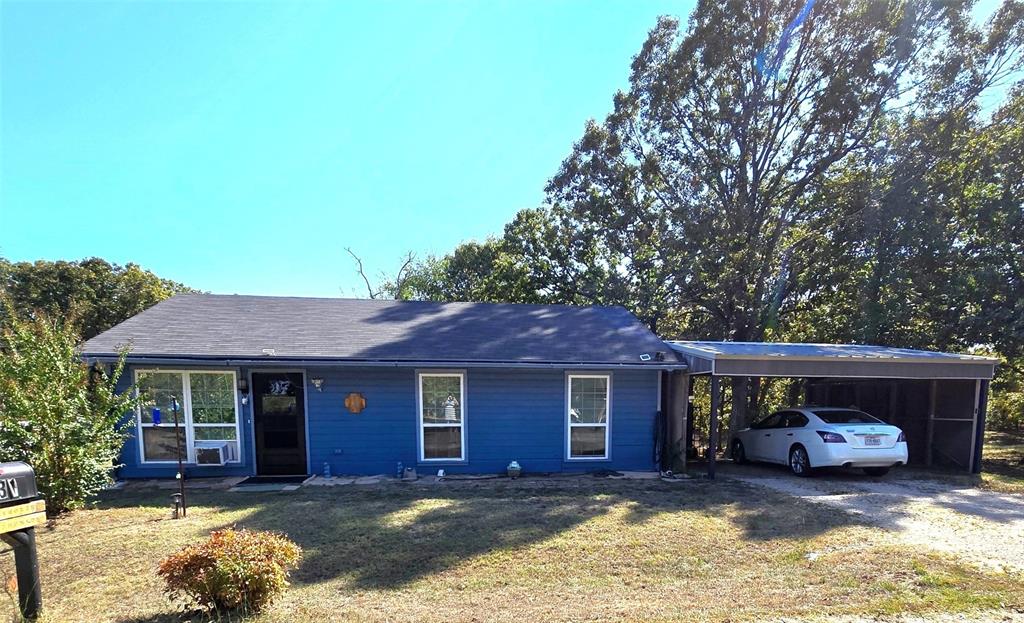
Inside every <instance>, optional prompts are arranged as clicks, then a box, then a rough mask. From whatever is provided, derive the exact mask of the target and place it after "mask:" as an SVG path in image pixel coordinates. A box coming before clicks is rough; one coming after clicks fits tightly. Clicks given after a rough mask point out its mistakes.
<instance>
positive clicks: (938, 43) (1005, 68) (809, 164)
mask: <svg viewBox="0 0 1024 623" xmlns="http://www.w3.org/2000/svg"><path fill="white" fill-rule="evenodd" d="M971 8H972V7H971V3H970V2H945V3H936V2H924V1H901V2H897V1H892V2H878V1H876V0H865V1H860V2H840V3H826V2H817V3H815V2H813V1H805V0H790V1H785V0H780V1H772V2H763V1H753V0H732V1H728V2H718V1H705V2H700V3H699V4H698V6H697V8H696V9H695V11H694V12H693V14H692V16H691V18H690V21H689V24H688V26H687V27H686V29H685V30H681V29H680V26H679V24H678V22H677V21H676V20H675V19H672V18H662V19H661V20H659V22H658V24H657V26H656V27H655V28H654V30H652V31H651V33H650V36H649V37H648V40H647V41H646V43H645V44H644V46H643V48H642V49H641V51H640V53H639V54H638V55H637V56H636V58H635V59H634V62H633V67H632V73H631V77H630V87H629V89H628V90H627V91H626V92H620V93H618V94H617V95H616V96H615V99H614V110H613V112H612V113H611V114H610V115H609V116H608V117H607V118H606V119H605V120H604V121H603V122H601V123H598V122H590V123H588V124H587V127H586V129H585V132H584V135H583V137H582V138H581V139H580V141H579V142H577V143H576V145H575V146H574V148H573V151H572V153H571V155H570V156H569V157H568V158H567V159H566V161H565V162H564V163H563V165H562V167H561V169H560V170H559V172H558V173H557V175H555V177H554V178H552V180H551V181H550V183H549V185H548V187H547V191H548V204H549V205H548V207H546V208H544V209H541V210H534V211H529V212H524V213H520V215H518V216H517V218H516V223H518V222H522V221H524V220H526V222H529V223H531V224H532V226H531V227H526V228H523V227H516V226H515V225H516V223H513V224H511V225H510V226H509V228H506V231H505V235H504V236H503V237H502V238H501V239H500V240H498V241H494V242H492V243H488V244H489V245H491V247H492V250H493V251H495V252H494V253H489V254H487V255H485V256H481V255H475V256H474V257H475V258H476V259H477V260H479V261H478V262H477V263H476V264H475V265H474V266H473V269H472V274H473V275H475V276H474V278H473V280H471V281H473V282H488V280H490V281H489V282H488V288H487V290H486V292H487V294H486V296H488V297H494V296H496V293H500V292H501V291H502V288H503V286H504V287H505V288H506V289H507V290H509V291H510V292H513V291H514V292H515V296H516V297H522V296H523V291H522V290H521V289H520V287H521V286H522V285H523V284H524V283H525V284H526V288H525V292H526V294H527V295H529V294H530V293H531V292H532V293H533V294H534V295H535V296H538V297H541V298H544V299H545V300H552V301H556V302H586V303H618V304H624V305H627V306H628V307H630V308H631V309H632V310H633V311H634V312H636V313H637V314H638V315H639V316H640V317H641V318H642V319H644V320H645V321H646V322H648V324H650V326H651V327H652V328H653V329H654V330H656V331H658V332H660V333H661V334H663V335H665V336H666V337H697V336H700V337H705V338H707V337H710V338H716V339H730V340H764V339H779V338H784V337H786V336H802V335H811V334H817V335H821V334H827V335H831V336H834V339H844V340H853V341H881V342H884V343H893V344H899V345H907V346H950V345H964V344H967V343H968V341H969V339H970V337H969V335H972V334H971V332H970V327H969V325H971V324H972V323H971V322H968V321H967V320H965V317H967V316H970V315H972V314H974V312H976V311H978V310H977V309H975V308H974V307H971V306H970V305H971V304H973V303H969V302H968V299H969V298H970V297H968V296H966V294H967V293H970V292H978V291H979V289H978V288H977V287H976V286H977V283H978V279H979V277H978V274H980V273H983V272H984V264H985V259H984V257H983V256H985V255H986V254H991V253H992V252H996V251H997V252H998V253H999V254H1000V256H1001V258H1002V260H1001V261H1003V264H1001V266H1002V267H1001V268H999V269H998V270H996V269H990V270H989V273H990V277H989V278H988V279H989V281H991V282H993V284H994V283H996V282H1001V283H1004V282H1005V279H1006V275H1007V270H1009V269H1008V268H1006V266H1012V265H1013V262H1012V261H1010V260H1006V259H1005V256H1007V255H1012V253H1013V251H1014V247H1013V246H1012V243H1004V244H1002V246H1000V247H993V246H989V243H990V241H986V240H983V239H984V238H985V236H987V234H985V233H984V232H982V233H980V234H979V236H980V237H979V238H978V240H979V245H976V246H971V248H972V249H974V250H973V251H969V250H967V249H966V248H965V247H964V245H965V238H964V237H963V236H964V235H965V232H964V231H963V230H962V229H960V228H954V227H951V226H950V224H949V221H950V219H951V218H953V219H954V220H955V222H957V223H960V224H964V223H966V222H967V221H968V218H967V217H966V216H965V215H966V214H967V213H969V212H970V209H969V207H968V206H967V204H966V203H965V201H966V199H968V198H970V197H971V196H973V195H975V194H976V191H977V189H978V188H979V186H978V183H976V182H975V181H973V179H972V178H971V177H970V175H969V172H968V171H966V170H965V169H964V168H963V167H960V168H956V166H957V164H956V163H957V158H959V157H960V156H962V155H964V154H968V153H973V152H971V150H972V149H973V147H971V146H970V145H969V142H970V140H971V137H972V136H974V135H975V133H976V131H977V130H978V127H979V126H978V124H977V123H976V120H977V118H978V115H979V110H978V101H979V96H980V95H981V94H982V93H983V92H984V91H985V90H986V89H988V88H990V87H992V86H993V85H995V84H998V83H1000V82H1001V81H1005V80H1006V79H1007V77H1009V76H1012V75H1013V74H1014V72H1017V71H1019V69H1020V62H1021V57H1020V48H1021V42H1022V14H1024V10H1022V5H1021V4H1020V3H1018V2H1006V3H1004V4H1003V5H1002V6H1001V7H1000V9H999V10H998V11H997V13H996V15H995V16H994V17H993V18H992V19H991V20H990V21H989V22H988V23H986V24H984V25H977V24H976V23H975V22H974V20H973V19H972V17H971ZM917 150H920V151H917ZM1004 157H1006V158H1012V154H1009V153H1008V154H1004V155H1002V156H1000V158H1004ZM1017 160H1018V161H1019V160H1020V159H1019V158H1018V159H1017ZM942 167H953V168H952V169H948V168H947V169H943V168H942ZM1004 174H1012V171H1005V172H1004ZM1018 179H1019V177H1018ZM990 192H994V191H990ZM1015 193H1017V194H1015ZM1004 194H1005V196H1007V197H1010V199H1009V204H1010V205H1012V204H1013V202H1014V201H1017V200H1019V197H1020V195H1019V192H1017V189H1007V191H1006V193H1004ZM958 198H960V199H964V201H958ZM1010 212H1012V208H1011V209H1010ZM1001 214H1002V213H1001ZM954 217H955V218H954ZM907 249H913V250H914V251H915V252H914V254H913V258H912V259H911V260H908V259H907V258H906V257H904V256H903V255H901V253H904V252H905V251H906V250H907ZM465 250H466V249H465V248H460V249H459V250H457V251H456V252H455V253H454V254H452V255H449V256H447V257H446V258H441V259H440V260H436V261H435V265H436V266H443V267H446V268H448V269H453V268H454V272H455V273H456V274H452V271H451V270H449V271H448V272H445V271H434V272H433V273H431V274H430V276H431V278H432V279H433V280H434V281H435V282H441V283H442V284H444V283H448V284H450V283H457V282H459V281H460V279H461V278H462V277H464V276H465V273H464V272H462V270H461V269H460V268H459V262H457V261H455V258H456V257H457V256H458V255H459V254H460V252H462V251H465ZM494 258H497V259H498V260H500V262H502V263H503V264H504V265H510V264H515V265H516V266H517V267H518V268H517V272H516V273H515V275H517V278H516V281H515V283H516V284H517V285H516V287H515V288H513V287H511V283H512V282H510V281H508V280H505V279H504V278H503V277H502V275H504V274H506V273H503V272H501V271H495V272H493V273H490V274H489V273H488V272H487V271H486V270H483V269H482V268H481V266H482V265H486V263H487V262H489V261H491V262H492V266H497V265H498V264H497V263H494V262H493V260H494ZM967 260H970V261H969V262H968V261H967ZM963 262H966V264H964V263H963ZM989 265H990V266H991V263H989ZM521 275H528V276H529V277H530V279H528V280H526V281H524V280H523V279H521V278H520V277H519V276H521ZM1011 276H1012V274H1011ZM1000 280H1002V281H1000ZM1012 283H1014V282H1011V286H1010V287H1011V288H1012ZM972 288H973V290H972ZM993 288H994V286H993ZM439 293H440V294H441V295H442V296H450V295H451V292H450V291H448V290H446V289H445V287H443V286H440V287H434V288H433V290H432V291H430V292H428V291H427V289H423V294H424V295H425V296H427V297H433V296H435V295H437V294H439ZM459 295H460V296H469V297H474V296H478V295H479V292H478V291H474V290H472V289H469V290H461V291H460V292H459ZM1009 298H1012V297H1008V296H1006V294H1005V292H1004V295H1003V299H1009ZM989 307H992V306H991V305H990V306H989ZM809 308H813V309H814V310H818V311H823V312H829V311H831V312H834V313H808V312H807V310H808V309H809ZM997 312H998V313H999V314H1003V315H1006V314H1010V315H1011V316H1012V315H1013V313H1015V312H1014V310H1013V309H1011V304H1009V303H1004V304H1002V305H1000V306H998V308H995V309H994V310H993V312H992V313H997ZM908 318H913V319H915V321H914V322H913V323H910V325H909V326H908V325H907V324H906V322H905V320H906V319H908ZM810 321H814V322H820V326H817V325H815V326H812V327H810V328H809V327H808V322H810ZM989 326H992V325H989ZM995 326H1002V325H998V324H996V325H995ZM976 333H977V332H976V331H975V332H974V334H976ZM752 387H753V388H756V387H757V385H752V386H749V387H748V384H747V383H746V382H745V381H743V380H737V381H736V382H735V383H734V386H733V388H732V389H733V392H732V393H733V396H734V398H735V400H734V405H735V407H736V408H735V413H736V415H737V417H735V418H733V425H734V426H735V425H740V424H742V423H743V422H744V419H745V413H744V412H745V411H746V407H749V406H754V405H755V404H756V402H757V392H756V390H755V391H753V392H751V391H750V390H751V388H752Z"/></svg>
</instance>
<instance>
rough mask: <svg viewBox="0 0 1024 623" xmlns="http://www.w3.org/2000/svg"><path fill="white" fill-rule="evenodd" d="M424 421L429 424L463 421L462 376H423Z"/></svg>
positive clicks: (421, 378) (421, 379) (421, 380)
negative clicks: (461, 401)
mask: <svg viewBox="0 0 1024 623" xmlns="http://www.w3.org/2000/svg"><path fill="white" fill-rule="evenodd" d="M420 382H421V383H422V384H423V421H424V422H426V423H428V424H447V423H461V422H462V404H461V403H460V400H461V398H462V377H460V376H421V377H420Z"/></svg>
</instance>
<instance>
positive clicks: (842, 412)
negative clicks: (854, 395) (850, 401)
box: [814, 409, 885, 424]
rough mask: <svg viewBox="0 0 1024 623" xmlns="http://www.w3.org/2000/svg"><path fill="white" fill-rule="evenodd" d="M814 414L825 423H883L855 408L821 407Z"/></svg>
mask: <svg viewBox="0 0 1024 623" xmlns="http://www.w3.org/2000/svg"><path fill="white" fill-rule="evenodd" d="M814 415H816V416H818V417H819V418H821V421H823V422H825V423H826V424H884V423H885V422H883V421H882V420H880V419H878V418H876V417H875V416H873V415H868V414H867V413H864V412H863V411H857V410H856V409H821V410H815V411H814Z"/></svg>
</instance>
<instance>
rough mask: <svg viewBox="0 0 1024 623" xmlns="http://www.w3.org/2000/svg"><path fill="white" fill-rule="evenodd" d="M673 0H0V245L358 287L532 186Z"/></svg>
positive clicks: (475, 224)
mask: <svg viewBox="0 0 1024 623" xmlns="http://www.w3.org/2000/svg"><path fill="white" fill-rule="evenodd" d="M690 9H691V3H690V2H687V1H679V0H676V1H665V2H658V1H653V0H651V1H644V2H637V1H636V0H621V1H616V2H597V1H595V0H553V1H535V0H527V1H523V0H516V1H511V2H494V1H492V0H487V1H484V0H480V1H478V2H468V1H466V2H451V1H448V2H444V1H436V0H430V1H427V0H424V1H420V2H369V1H367V2H358V3H357V2H259V3H256V2H217V3H214V2H124V3H122V2H103V3H100V2H67V3H45V2H23V3H22V2H8V1H6V0H4V1H3V2H2V4H0V11H2V16H0V17H2V33H0V35H2V59H0V60H2V78H3V80H2V82H3V83H2V89H3V91H2V109H0V117H2V135H0V138H2V143H0V148H2V153H0V157H2V162H0V166H2V169H0V255H2V256H4V257H7V258H8V259H12V260H34V259H40V258H45V259H80V258H83V257H87V256H100V257H103V258H106V259H108V260H110V261H114V262H119V263H125V262H129V261H132V262H137V263H139V264H142V265H143V266H144V267H146V268H149V269H151V270H153V271H154V272H156V273H157V274H159V275H161V276H164V277H169V278H172V279H177V280H179V281H182V282H185V283H187V284H188V285H191V286H193V287H197V288H201V289H205V290H210V291H213V292H225V293H228V292H238V293H260V294H291V295H322V296H336V295H338V294H341V293H345V294H349V295H351V294H353V293H359V294H361V293H362V292H363V290H362V286H361V282H360V281H359V279H358V277H357V276H356V274H355V273H354V266H353V262H352V261H351V259H350V258H349V257H348V255H347V254H346V253H345V251H344V248H345V247H346V246H351V247H352V248H353V249H354V250H356V251H357V252H358V253H360V254H361V255H362V256H363V258H364V260H365V262H366V263H367V265H368V267H369V268H370V270H372V271H374V272H377V271H380V270H386V271H392V270H394V269H395V268H397V264H398V259H399V257H400V256H401V255H402V254H403V253H404V252H405V251H407V250H412V251H415V252H417V253H418V254H420V255H423V254H426V253H443V252H445V251H447V250H449V249H450V248H451V247H453V246H454V245H456V244H457V243H459V242H461V241H463V240H468V239H482V238H484V237H486V236H487V235H488V234H495V233H500V232H501V229H502V226H503V225H504V224H505V223H506V222H507V221H508V220H509V219H510V218H511V217H512V216H513V215H514V214H515V213H516V211H517V210H519V209H521V208H526V207H534V206H536V205H538V204H539V203H540V201H541V199H542V197H543V187H544V184H545V181H546V180H547V179H548V178H549V177H550V176H551V175H553V174H554V173H555V172H556V170H557V167H558V165H559V163H560V162H561V160H562V159H563V158H565V157H566V156H567V155H568V154H569V151H570V148H571V146H572V142H573V141H574V140H576V139H577V138H579V136H580V135H581V133H582V130H583V125H584V122H585V121H586V120H587V119H588V118H590V117H603V116H604V115H605V114H606V113H607V112H608V110H609V109H610V106H611V98H612V94H613V93H614V92H615V90H616V89H618V88H622V87H625V86H626V85H627V78H628V72H629V64H630V60H631V58H632V56H633V54H635V53H636V51H637V50H638V49H639V47H640V45H641V44H642V42H643V40H644V38H645V35H646V32H647V31H648V30H649V29H650V28H651V27H652V26H653V25H654V23H655V20H656V18H657V16H658V15H660V14H666V13H668V14H679V15H682V16H684V17H685V16H686V15H687V14H688V13H689V11H690Z"/></svg>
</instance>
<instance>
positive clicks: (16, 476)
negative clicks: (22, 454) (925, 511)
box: [0, 461, 39, 507]
mask: <svg viewBox="0 0 1024 623" xmlns="http://www.w3.org/2000/svg"><path fill="white" fill-rule="evenodd" d="M37 497H39V491H38V490H37V489H36V473H35V472H34V471H32V468H31V467H29V465H28V463H22V462H20V461H18V462H14V463H0V507H3V506H10V505H12V504H17V503H19V502H28V501H31V500H34V499H36V498H37Z"/></svg>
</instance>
